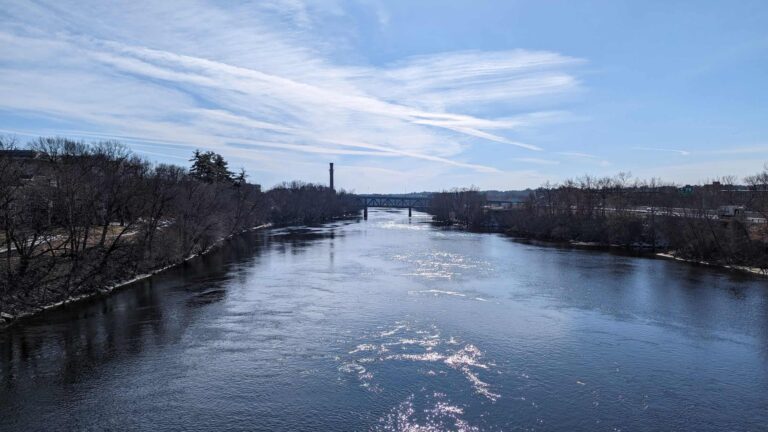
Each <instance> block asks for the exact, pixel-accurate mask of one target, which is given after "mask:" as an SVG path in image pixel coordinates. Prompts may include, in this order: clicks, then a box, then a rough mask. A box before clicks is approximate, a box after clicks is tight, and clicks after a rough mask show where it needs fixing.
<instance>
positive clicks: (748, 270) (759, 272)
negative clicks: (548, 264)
mask: <svg viewBox="0 0 768 432" xmlns="http://www.w3.org/2000/svg"><path fill="white" fill-rule="evenodd" d="M434 224H435V226H442V227H452V228H458V229H460V230H462V231H467V232H477V233H487V234H501V235H503V236H504V237H508V238H510V239H513V240H515V241H519V242H531V243H534V244H540V245H544V246H557V247H570V248H575V249H583V250H602V251H606V252H611V251H613V252H616V251H623V252H627V253H631V252H634V253H636V254H638V256H645V257H649V258H657V259H659V258H661V259H667V260H674V261H679V262H683V263H686V264H695V265H704V266H707V267H713V268H718V269H722V270H730V271H734V272H738V273H742V274H749V275H753V276H760V277H768V269H765V270H764V269H761V268H759V267H749V266H740V265H731V264H719V263H715V262H710V261H700V260H695V259H688V258H682V257H679V256H676V255H675V254H674V251H667V252H654V251H653V249H652V248H648V247H629V248H627V247H626V246H624V245H617V244H608V243H600V242H584V241H577V240H568V241H554V240H542V239H539V238H536V237H533V236H524V235H520V234H513V233H510V232H508V231H506V230H504V229H499V228H496V229H485V230H472V229H469V228H467V227H466V226H464V225H462V224H456V223H441V222H434Z"/></svg>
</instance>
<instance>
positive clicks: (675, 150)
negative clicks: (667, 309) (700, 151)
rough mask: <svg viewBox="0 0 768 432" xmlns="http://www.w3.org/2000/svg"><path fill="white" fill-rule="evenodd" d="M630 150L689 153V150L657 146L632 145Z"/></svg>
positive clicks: (684, 154) (686, 154) (685, 154)
mask: <svg viewBox="0 0 768 432" xmlns="http://www.w3.org/2000/svg"><path fill="white" fill-rule="evenodd" d="M632 150H642V151H651V152H667V153H677V154H679V155H683V156H688V155H690V154H691V152H689V151H687V150H679V149H668V148H658V147H632Z"/></svg>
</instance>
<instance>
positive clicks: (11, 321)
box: [0, 222, 275, 331]
mask: <svg viewBox="0 0 768 432" xmlns="http://www.w3.org/2000/svg"><path fill="white" fill-rule="evenodd" d="M274 226H275V225H274V224H272V223H271V222H270V223H265V224H261V225H258V226H255V227H251V228H246V229H244V230H242V231H239V232H236V233H232V234H229V235H227V236H225V237H222V238H220V239H218V240H217V241H215V242H214V243H213V244H212V245H210V246H208V247H207V248H206V249H205V250H203V251H200V252H198V253H195V254H192V255H190V256H188V257H186V258H184V259H182V260H180V261H179V262H176V263H173V264H169V265H167V266H164V267H160V268H157V269H155V270H152V271H150V272H147V273H142V274H139V275H136V276H134V277H132V278H131V279H128V280H124V281H120V282H117V283H114V284H112V285H107V286H105V287H103V288H100V289H97V290H95V291H93V292H91V293H87V294H80V295H77V296H74V297H70V298H67V299H65V300H60V301H57V302H55V303H50V304H47V305H43V306H39V307H37V308H36V309H34V310H31V311H29V312H22V313H20V314H18V315H10V314H4V315H3V316H0V331H3V330H5V329H7V328H10V327H12V326H14V325H16V324H18V323H19V322H22V321H24V320H27V319H29V318H32V317H35V316H37V315H40V314H42V313H44V312H48V311H51V310H54V309H58V308H61V307H64V306H69V305H72V304H75V303H79V302H82V301H85V300H88V299H93V298H96V297H99V296H107V295H110V294H112V293H113V292H115V291H116V290H119V289H121V288H123V287H126V286H128V285H130V284H132V283H135V282H138V281H141V280H144V279H147V278H150V277H152V276H154V275H156V274H158V273H162V272H164V271H166V270H168V269H171V268H173V267H176V266H179V265H181V264H184V263H185V262H187V261H189V260H191V259H194V258H197V257H200V256H203V255H206V254H208V253H210V252H211V251H213V250H214V249H216V248H218V247H219V246H221V245H222V244H223V243H224V242H225V241H227V240H229V239H232V238H234V237H236V236H239V235H241V234H245V233H247V232H253V231H259V230H266V229H271V228H273V227H274Z"/></svg>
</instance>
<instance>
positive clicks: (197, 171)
mask: <svg viewBox="0 0 768 432" xmlns="http://www.w3.org/2000/svg"><path fill="white" fill-rule="evenodd" d="M190 162H192V167H191V168H190V169H189V174H190V175H191V176H192V177H194V178H196V179H198V180H201V181H204V182H206V183H215V182H232V181H234V178H233V174H232V171H230V170H229V167H228V165H227V161H225V160H224V158H223V157H222V156H221V155H220V154H218V153H214V152H212V151H207V152H200V150H195V153H194V155H193V156H192V159H190Z"/></svg>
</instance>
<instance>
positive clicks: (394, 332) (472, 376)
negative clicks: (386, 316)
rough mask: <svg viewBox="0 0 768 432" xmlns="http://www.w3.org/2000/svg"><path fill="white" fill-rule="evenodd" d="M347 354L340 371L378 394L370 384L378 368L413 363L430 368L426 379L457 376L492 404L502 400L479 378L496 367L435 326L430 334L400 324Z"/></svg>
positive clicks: (479, 352) (470, 347)
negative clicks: (441, 332) (386, 365)
mask: <svg viewBox="0 0 768 432" xmlns="http://www.w3.org/2000/svg"><path fill="white" fill-rule="evenodd" d="M348 353H349V356H348V357H347V358H345V359H339V360H340V361H341V362H342V365H341V366H340V367H339V370H340V371H341V372H343V373H347V374H349V375H354V376H356V377H357V378H358V380H360V382H361V385H363V386H364V387H369V388H372V389H376V390H377V391H379V390H381V389H380V388H379V387H378V386H376V385H375V383H372V382H371V381H372V380H373V377H374V376H375V373H374V371H375V370H376V369H377V368H380V367H383V366H384V365H385V364H386V363H389V362H414V363H429V364H431V366H430V369H429V370H427V371H424V372H423V374H424V376H426V377H437V376H446V375H454V376H455V375H456V372H458V373H459V374H461V376H463V378H464V381H465V382H466V383H468V384H469V386H470V387H471V388H472V390H473V391H474V393H475V394H476V395H478V396H481V397H482V398H484V399H486V400H489V401H491V402H495V401H496V400H497V399H498V398H500V397H501V394H500V393H498V392H497V391H495V390H493V389H492V385H491V384H489V383H487V382H485V381H483V380H482V379H481V377H480V373H481V371H483V373H486V372H485V371H489V370H490V369H491V368H493V367H495V364H494V363H493V362H487V361H484V359H483V357H484V355H483V352H482V351H481V350H480V349H479V348H478V347H477V346H475V345H473V344H470V343H462V342H461V341H460V340H459V339H458V338H456V337H455V336H451V337H449V338H443V337H441V335H440V331H439V330H438V329H437V328H435V327H434V326H432V327H431V328H429V329H428V330H425V329H414V328H412V326H411V325H408V324H406V323H402V322H400V323H397V324H396V325H395V326H393V327H391V328H389V329H385V330H384V331H379V332H375V333H372V334H371V335H370V336H369V337H368V340H365V341H362V343H359V344H357V345H356V346H355V347H354V348H352V349H350V350H349V351H348ZM363 364H365V366H363ZM372 384H374V385H372Z"/></svg>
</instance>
